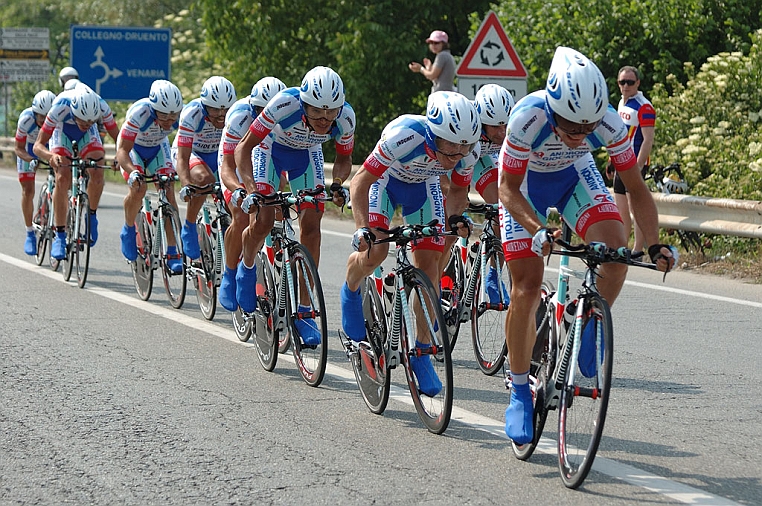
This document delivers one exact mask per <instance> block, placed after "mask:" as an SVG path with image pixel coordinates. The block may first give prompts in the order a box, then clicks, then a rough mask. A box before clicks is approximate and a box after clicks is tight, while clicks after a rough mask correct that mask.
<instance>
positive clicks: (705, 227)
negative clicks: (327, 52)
mask: <svg viewBox="0 0 762 506" xmlns="http://www.w3.org/2000/svg"><path fill="white" fill-rule="evenodd" d="M13 146H14V139H13V138H12V137H0V153H4V154H5V156H10V157H13V156H14V155H13ZM104 148H105V149H106V156H111V157H113V156H115V154H116V146H115V145H114V144H106V145H104ZM332 168H333V164H330V163H326V167H325V174H326V178H327V179H328V180H330V179H332V176H331V171H332ZM353 172H354V170H353ZM345 184H346V183H345ZM653 197H654V201H655V202H656V208H657V210H658V212H659V226H660V227H662V228H674V229H680V230H693V231H695V232H702V233H705V234H719V235H732V236H738V237H751V238H755V239H762V202H760V201H756V200H733V199H715V198H709V197H696V196H693V195H664V194H663V193H654V194H653ZM470 198H471V200H472V202H483V201H482V200H481V197H480V196H479V194H477V193H472V194H471V195H470Z"/></svg>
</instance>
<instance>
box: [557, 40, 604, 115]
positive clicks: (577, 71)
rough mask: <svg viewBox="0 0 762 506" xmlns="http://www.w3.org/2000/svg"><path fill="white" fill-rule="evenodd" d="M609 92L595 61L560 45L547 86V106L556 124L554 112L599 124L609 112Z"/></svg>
mask: <svg viewBox="0 0 762 506" xmlns="http://www.w3.org/2000/svg"><path fill="white" fill-rule="evenodd" d="M608 97H609V92H608V88H607V86H606V80H605V79H604V78H603V74H601V71H600V70H598V67H597V66H596V65H595V63H593V62H591V61H590V60H589V59H588V58H587V57H586V56H585V55H583V54H582V53H580V52H579V51H576V50H574V49H571V48H568V47H563V46H559V47H557V48H556V53H555V54H554V55H553V62H552V63H551V64H550V72H549V73H548V82H547V84H546V85H545V108H546V111H547V113H548V120H549V121H550V122H551V124H552V125H553V126H555V124H556V120H555V118H554V117H553V113H556V114H558V115H559V116H561V117H562V118H564V119H566V120H568V121H571V122H573V123H579V124H589V123H596V122H598V121H600V119H601V118H603V116H604V114H606V109H607V108H608V106H609V98H608Z"/></svg>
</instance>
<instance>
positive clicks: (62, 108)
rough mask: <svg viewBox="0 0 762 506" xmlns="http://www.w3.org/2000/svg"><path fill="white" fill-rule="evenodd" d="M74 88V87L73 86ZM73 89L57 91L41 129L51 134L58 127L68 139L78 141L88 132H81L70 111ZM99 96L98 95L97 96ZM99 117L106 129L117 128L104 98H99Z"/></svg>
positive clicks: (96, 130) (96, 131)
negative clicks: (57, 93)
mask: <svg viewBox="0 0 762 506" xmlns="http://www.w3.org/2000/svg"><path fill="white" fill-rule="evenodd" d="M75 89H76V88H75ZM74 91H75V90H74V89H72V90H68V91H64V92H62V93H59V95H58V96H57V97H56V99H55V100H54V101H53V105H52V106H51V108H50V111H48V115H47V116H46V117H45V124H43V125H42V131H43V132H45V133H47V134H49V135H52V134H53V132H54V131H55V130H56V129H59V130H61V131H62V132H63V134H64V135H65V136H66V137H68V138H69V139H70V140H73V141H78V140H80V139H81V138H82V137H84V136H85V134H87V133H88V132H89V130H88V131H86V132H83V131H82V130H80V129H79V127H78V126H77V123H76V121H75V120H74V114H72V112H71V97H72V96H73V94H74ZM99 98H100V97H99ZM100 105H101V107H100V109H101V119H102V120H103V125H104V126H105V127H106V129H108V130H110V129H112V128H117V126H118V125H117V124H116V121H114V115H113V113H112V112H111V108H110V107H109V106H108V104H107V103H106V101H105V100H103V99H102V98H100ZM95 133H96V135H97V133H98V129H97V127H96V129H95Z"/></svg>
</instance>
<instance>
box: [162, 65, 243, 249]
mask: <svg viewBox="0 0 762 506" xmlns="http://www.w3.org/2000/svg"><path fill="white" fill-rule="evenodd" d="M235 101H236V93H235V88H234V87H233V83H231V82H230V81H228V80H227V79H226V78H224V77H222V76H212V77H210V78H209V79H207V80H206V81H204V84H203V85H202V86H201V95H200V96H199V98H196V99H193V100H191V101H190V102H188V103H187V104H185V107H183V110H182V112H181V113H180V127H179V129H178V132H177V136H176V137H175V140H174V141H173V143H172V159H173V161H174V164H175V170H176V171H177V175H178V176H179V177H180V184H181V185H182V186H183V188H181V189H180V198H181V199H182V200H184V201H186V202H187V203H188V206H187V209H186V213H185V220H184V223H183V226H182V232H181V235H182V241H183V253H184V254H185V255H186V256H187V257H188V258H190V259H192V260H195V259H197V258H199V257H200V256H201V252H200V250H199V244H198V232H197V230H196V217H197V216H198V212H199V211H200V210H201V206H203V205H204V200H206V197H205V196H203V195H202V196H194V195H192V192H191V191H190V189H189V188H188V185H195V186H206V185H211V184H213V183H214V182H215V181H217V150H218V148H219V146H220V139H221V138H222V128H223V127H224V126H225V114H227V112H228V109H230V107H231V106H232V105H233V103H235Z"/></svg>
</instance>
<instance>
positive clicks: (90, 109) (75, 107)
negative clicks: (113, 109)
mask: <svg viewBox="0 0 762 506" xmlns="http://www.w3.org/2000/svg"><path fill="white" fill-rule="evenodd" d="M71 112H72V114H74V117H75V118H79V119H81V120H82V121H96V120H97V119H98V118H100V117H101V97H99V96H98V94H97V93H95V92H94V91H93V90H92V89H90V87H89V86H84V85H83V86H77V88H76V89H75V90H74V93H73V94H72V96H71Z"/></svg>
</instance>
